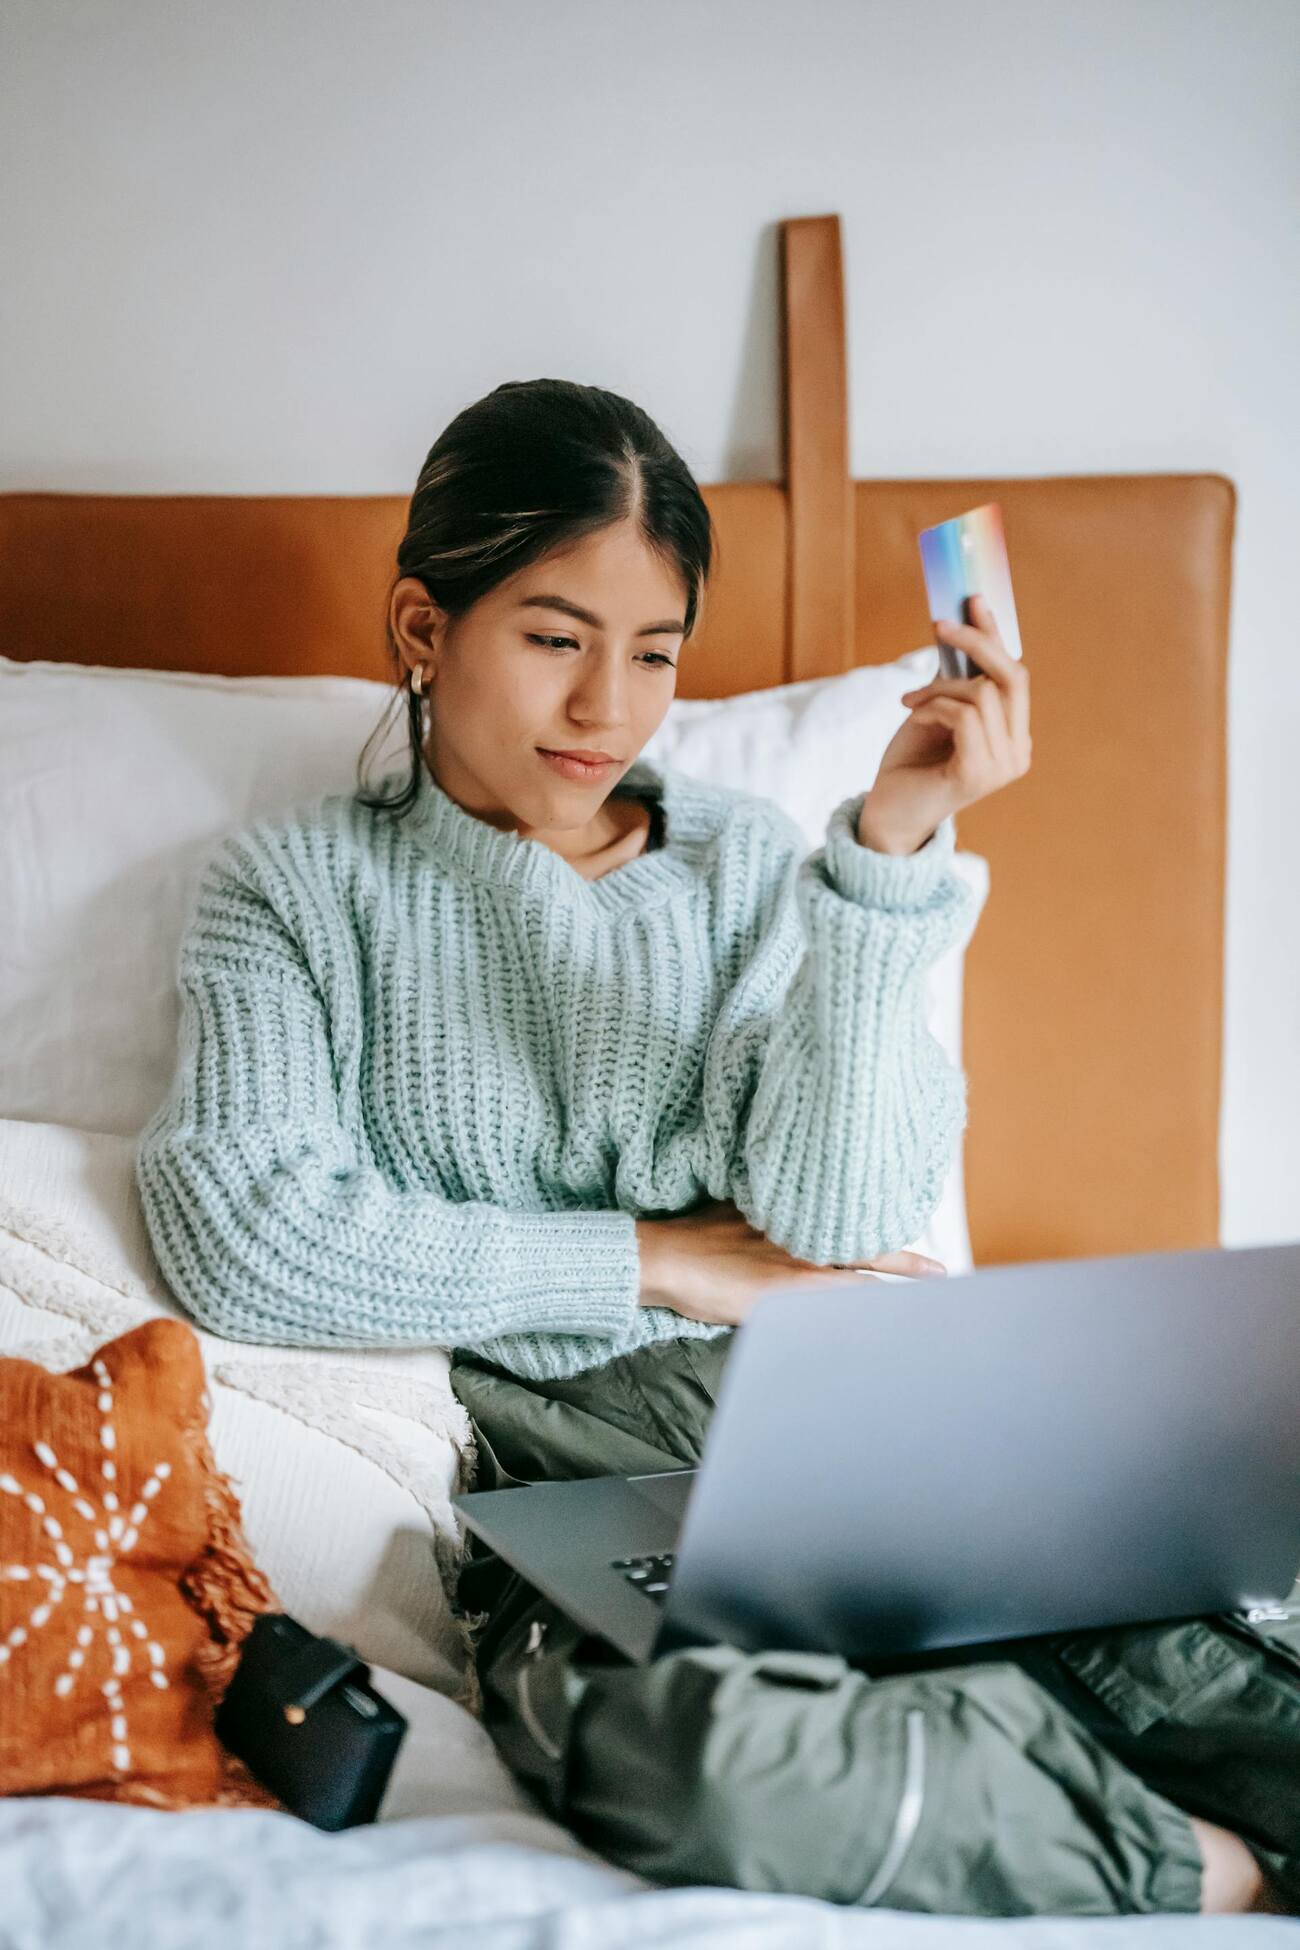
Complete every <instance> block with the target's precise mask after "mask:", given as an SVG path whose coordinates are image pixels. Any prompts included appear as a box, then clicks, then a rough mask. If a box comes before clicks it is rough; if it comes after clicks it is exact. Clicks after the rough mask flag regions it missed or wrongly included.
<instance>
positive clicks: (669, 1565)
mask: <svg viewBox="0 0 1300 1950" xmlns="http://www.w3.org/2000/svg"><path fill="white" fill-rule="evenodd" d="M675 1555H676V1554H675V1552H673V1551H660V1552H659V1553H658V1555H657V1556H654V1557H616V1558H614V1560H613V1567H614V1569H615V1570H616V1571H621V1572H622V1573H623V1576H624V1577H625V1578H626V1579H627V1581H628V1583H629V1584H634V1585H635V1586H636V1587H637V1589H638V1591H644V1592H645V1595H646V1597H647V1598H653V1599H654V1601H655V1603H656V1604H657V1605H662V1603H663V1601H664V1594H665V1593H666V1591H667V1590H668V1581H669V1579H670V1578H671V1577H672V1574H673V1564H674V1561H675Z"/></svg>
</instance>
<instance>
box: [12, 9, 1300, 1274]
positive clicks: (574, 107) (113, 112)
mask: <svg viewBox="0 0 1300 1950" xmlns="http://www.w3.org/2000/svg"><path fill="white" fill-rule="evenodd" d="M1298 80H1300V7H1297V5H1296V4H1295V0H1142V4H1141V5H1140V6H1135V5H1133V4H1132V0H1088V4H1087V5H1082V6H1065V5H1062V4H1047V5H1045V4H1043V0H985V4H983V5H981V6H978V7H972V6H969V5H966V4H957V0H906V3H905V0H895V3H894V4H888V5H887V4H878V3H875V0H870V3H869V0H858V3H857V4H854V0H812V3H811V4H809V0H804V4H774V3H773V0H652V4H650V5H648V6H644V7H642V6H634V5H632V4H626V3H625V4H619V0H551V4H550V5H548V6H541V5H537V4H535V3H534V0H481V4H470V3H469V0H464V3H462V4H437V0H367V3H366V4H365V5H360V4H355V3H353V4H342V0H209V4H206V5H203V6H200V5H197V4H191V5H177V4H176V0H120V3H119V4H96V0H81V4H77V0H8V5H7V7H6V8H5V10H4V13H3V16H2V24H0V90H2V91H3V93H2V95H0V111H2V127H0V182H3V184H4V194H3V196H2V197H0V265H2V266H3V267H4V268H3V273H2V274H0V282H2V283H3V285H4V287H5V289H4V290H3V295H2V296H0V387H3V394H2V395H0V487H6V488H13V487H22V488H48V489H72V488H84V489H90V490H97V491H114V490H115V491H123V492H125V491H154V492H164V493H165V492H173V491H183V492H193V491H197V490H209V491H213V492H229V493H244V492H253V491H262V492H275V493H295V492H315V493H332V492H351V493H378V492H389V493H409V491H410V489H411V487H412V486H413V484H414V480H415V476H416V473H417V471H418V469H419V466H420V463H421V461H422V460H423V458H424V455H425V452H426V451H427V449H428V447H429V446H430V445H431V443H432V441H433V440H434V438H435V437H436V435H437V434H438V432H439V431H440V430H441V428H442V427H443V426H444V425H445V424H446V422H447V420H448V419H449V418H450V417H451V415H452V414H453V413H454V412H456V411H458V410H459V408H460V407H461V406H463V405H465V404H466V403H467V402H469V401H470V400H472V399H475V398H477V397H478V396H479V395H480V394H481V393H483V392H485V391H487V390H488V389H489V388H490V387H492V386H494V385H496V384H498V383H499V382H500V381H501V380H502V379H506V378H529V377H534V376H537V375H540V374H553V375H558V376H561V377H567V378H573V379H580V380H584V381H588V382H592V383H596V384H601V385H605V386H609V387H612V388H614V389H615V390H617V391H620V392H625V393H628V394H630V395H631V396H632V397H634V398H635V399H637V400H638V401H639V402H640V403H641V404H642V405H644V406H645V407H646V408H647V409H648V410H649V411H650V412H651V413H652V414H653V415H654V417H655V418H656V419H657V420H658V421H659V422H660V424H661V425H662V426H663V427H664V429H665V431H666V432H667V433H668V435H669V437H670V438H671V439H673V440H674V441H675V442H676V443H677V444H678V446H679V447H680V449H681V451H682V452H683V454H684V456H685V458H686V459H687V461H688V462H689V463H690V465H691V466H692V467H693V468H694V470H695V471H696V473H697V475H698V476H699V478H700V479H701V480H704V481H716V480H725V479H746V478H747V479H764V478H771V479H775V478H777V476H778V475H779V472H780V463H779V447H778V425H777V418H776V400H777V395H776V356H777V340H776V318H775V282H774V280H775V264H776V237H775V229H774V225H775V223H776V221H777V220H778V219H780V218H782V217H786V216H798V215H811V214H816V213H819V212H822V211H827V210H837V211H839V212H840V213H841V215H842V219H843V225H844V235H845V246H846V256H847V275H848V279H849V327H850V333H851V347H850V361H851V363H850V370H851V375H852V412H853V447H852V467H853V472H854V474H855V475H858V476H868V475H880V476H897V475H907V474H916V475H934V474H945V473H948V474H953V475H961V474H977V473H979V474H984V473H987V474H1012V475H1014V474H1038V473H1076V472H1077V473H1094V472H1124V471H1133V472H1146V471H1168V470H1200V469H1211V470H1214V471H1218V472H1222V473H1225V474H1227V475H1230V476H1231V477H1232V479H1233V480H1234V481H1235V482H1236V484H1237V487H1238V492H1239V496H1240V502H1239V529H1238V544H1237V555H1236V577H1235V601H1234V617H1233V651H1232V678H1231V698H1230V740H1231V749H1230V865H1229V887H1228V941H1227V1020H1226V1025H1225V1033H1226V1047H1225V1063H1226V1074H1225V1100H1224V1125H1223V1146H1222V1162H1223V1174H1224V1226H1223V1239H1224V1242H1225V1243H1226V1244H1230V1245H1232V1244H1246V1243H1250V1242H1253V1241H1256V1240H1260V1241H1262V1240H1270V1239H1281V1238H1289V1237H1295V1236H1297V1235H1300V1110H1298V1108H1297V1107H1298V1106H1300V918H1298V914H1297V894H1298V893H1300V876H1297V872H1296V866H1295V859H1296V853H1295V840H1294V833H1295V830H1296V828H1297V825H1300V657H1298V656H1297V634H1298V632H1297V621H1296V610H1295V592H1296V577H1295V574H1294V564H1295V563H1296V561H1297V558H1298V555H1300V551H1298V550H1297V545H1296V537H1297V533H1298V532H1300V503H1298V497H1297V489H1296V478H1295V476H1296V465H1295V463H1296V459H1297V453H1298V451H1300V444H1298V442H1297V434H1298V433H1300V426H1298V420H1300V415H1298V413H1297V373H1296V363H1295V350H1296V344H1297V323H1298V319H1297V268H1298V262H1300V239H1298V236H1297V226H1296V222H1295V216H1296V180H1297V167H1296V166H1297V132H1298V131H1300V113H1298V109H1300V88H1298V87H1297V82H1298ZM972 369H976V370H979V371H981V372H983V373H984V374H985V376H986V377H985V382H984V384H983V385H982V386H981V388H980V389H979V390H978V391H975V390H972V388H971V387H970V385H969V383H968V381H967V379H966V374H968V373H969V372H970V371H971V370H972ZM1288 560H1289V561H1290V563H1291V564H1292V573H1291V574H1289V575H1287V574H1284V563H1285V562H1287V561H1288ZM911 647H913V646H911V645H907V646H902V645H900V650H901V649H902V648H911ZM1113 704H1114V709H1115V711H1116V712H1120V711H1141V712H1145V713H1150V714H1152V717H1153V720H1154V721H1155V722H1156V723H1157V724H1158V713H1159V709H1160V700H1159V697H1158V696H1154V695H1151V694H1149V693H1147V692H1145V691H1144V690H1143V688H1142V685H1141V678H1140V673H1135V682H1134V684H1133V687H1132V689H1131V690H1130V691H1128V693H1127V694H1126V695H1123V696H1117V697H1116V698H1115V699H1114V700H1113ZM1187 758H1188V763H1189V764H1195V762H1196V754H1195V753H1194V752H1191V753H1188V755H1187ZM864 783H869V781H864ZM1133 953H1134V954H1135V955H1140V954H1141V953H1142V943H1141V941H1140V940H1139V941H1135V942H1134V943H1133Z"/></svg>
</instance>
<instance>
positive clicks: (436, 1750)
mask: <svg viewBox="0 0 1300 1950" xmlns="http://www.w3.org/2000/svg"><path fill="white" fill-rule="evenodd" d="M374 1681H375V1684H376V1685H377V1686H378V1687H379V1689H380V1691H382V1692H383V1693H385V1694H386V1695H387V1697H388V1698H389V1699H391V1700H392V1701H393V1703H394V1705H396V1706H398V1707H400V1709H401V1710H402V1712H404V1713H405V1714H406V1715H407V1718H408V1720H409V1721H410V1732H409V1733H408V1735H407V1738H406V1741H405V1743H404V1745H403V1748H402V1751H401V1754H400V1756H399V1760H398V1765H397V1767H396V1769H395V1770H394V1773H393V1777H392V1780H391V1782H390V1784H389V1790H388V1794H387V1795H386V1797H385V1800H384V1805H383V1808H382V1809H381V1819H380V1820H379V1821H378V1822H376V1823H375V1824H373V1825H372V1826H369V1827H363V1828H354V1829H349V1830H346V1831H344V1832H343V1833H341V1834H337V1835H329V1834H324V1833H322V1832H321V1831H320V1830H318V1829H315V1828H312V1827H309V1826H308V1825H307V1824H306V1823H305V1822H301V1821H298V1820H296V1819H295V1818H294V1817H293V1816H292V1815H287V1814H277V1813H271V1812H267V1811H264V1810H261V1809H223V1808H196V1809H192V1810H188V1811H185V1812H182V1813H174V1814H164V1813H160V1812H159V1811H157V1810H156V1809H152V1808H134V1807H125V1806H119V1805H116V1804H113V1803H109V1802H102V1801H78V1800H74V1799H71V1798H69V1797H66V1796H42V1797H16V1798H13V1799H10V1800H7V1801H6V1800H0V1950H452V1946H455V1950H462V1947H463V1950H619V1947H620V1946H623V1945H628V1946H634V1950H645V1947H646V1946H652V1945H653V1946H663V1950H668V1946H672V1950H705V1946H708V1950H786V1946H791V1950H804V1946H807V1950H859V1946H861V1950H998V1946H1003V1947H1004V1950H1005V1947H1006V1946H1008V1945H1010V1946H1011V1950H1179V1947H1180V1946H1182V1945H1187V1946H1189V1950H1296V1945H1297V1943H1300V1920H1297V1919H1292V1918H1283V1917H1276V1918H1275V1917H1264V1916H1254V1917H1190V1916H1135V1917H1104V1918H1101V1917H1098V1918H1071V1917H1060V1918H1053V1917H1028V1918H1017V1919H1015V1920H1010V1919H1005V1918H988V1919H984V1918H971V1917H960V1918H959V1917H942V1916H910V1915H904V1914H902V1913H900V1912H899V1911H896V1910H886V1909H875V1910H861V1911H858V1910H849V1909H843V1908H840V1907H837V1906H835V1905H833V1904H830V1903H822V1902H816V1901H813V1900H811V1899H806V1898H802V1897H793V1896H764V1895H752V1894H745V1893H742V1892H739V1891H735V1890H726V1889H658V1888H655V1887H652V1886H651V1885H648V1884H646V1883H644V1882H642V1881H641V1880H640V1879H639V1878H638V1877H636V1876H632V1875H628V1874H626V1873H625V1872H623V1871H622V1870H620V1869H616V1868H613V1867H611V1866H610V1865H609V1864H608V1863H605V1862H603V1861H601V1860H600V1859H599V1858H598V1857H596V1856H594V1855H592V1854H590V1853H589V1852H588V1851H587V1850H586V1849H583V1848H581V1847H580V1846H579V1845H578V1843H576V1842H575V1841H574V1840H573V1839H572V1837H571V1836H569V1835H568V1834H567V1833H566V1832H565V1831H564V1830H563V1829H562V1828H560V1827H557V1826H556V1824H555V1823H553V1822H551V1821H548V1820H546V1819H545V1818H544V1817H542V1816H541V1815H540V1814H538V1813H536V1812H535V1811H534V1809H533V1807H532V1805H531V1804H530V1802H529V1801H528V1799H527V1798H526V1797H525V1796H524V1794H523V1793H522V1792H521V1791H520V1789H519V1788H518V1787H517V1786H516V1784H515V1783H514V1781H513V1780H512V1779H511V1777H510V1775H509V1774H508V1773H507V1772H506V1770H505V1769H504V1768H503V1767H502V1765H501V1763H500V1761H499V1760H498V1759H497V1756H496V1752H495V1750H494V1748H493V1747H492V1743H491V1741H490V1740H489V1739H488V1737H487V1735H486V1733H485V1732H484V1731H483V1729H482V1727H481V1726H480V1725H479V1723H478V1722H477V1721H476V1720H474V1719H473V1718H472V1717H471V1716H470V1715H469V1714H468V1713H466V1712H465V1711H464V1710H463V1709H462V1708H460V1707H457V1706H455V1705H453V1704H452V1702H451V1701H450V1700H448V1699H446V1698H445V1697H443V1696H442V1695H441V1694H438V1693H435V1692H433V1691H432V1690H431V1689H429V1688H427V1687H423V1686H419V1685H417V1684H416V1683H415V1682H414V1681H411V1680H408V1679H403V1678H401V1677H400V1676H398V1675H397V1674H395V1673H386V1672H382V1671H379V1670H376V1671H375V1673H374Z"/></svg>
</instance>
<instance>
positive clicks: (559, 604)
mask: <svg viewBox="0 0 1300 1950" xmlns="http://www.w3.org/2000/svg"><path fill="white" fill-rule="evenodd" d="M519 607H520V609H561V610H563V611H564V613H565V615H566V616H576V617H577V619H578V621H579V622H580V623H587V624H589V625H590V626H591V628H592V629H593V630H603V629H604V627H605V625H604V624H603V623H602V622H601V620H600V618H599V616H595V615H593V614H592V612H591V610H589V609H584V608H583V607H582V605H581V603H571V602H570V601H569V599H568V597H567V596H525V597H524V599H523V601H522V602H521V603H520V604H519ZM685 630H686V625H685V623H675V622H672V621H669V622H667V623H647V624H646V626H645V628H644V629H643V630H638V631H637V633H636V634H637V635H638V636H682V635H684V633H685Z"/></svg>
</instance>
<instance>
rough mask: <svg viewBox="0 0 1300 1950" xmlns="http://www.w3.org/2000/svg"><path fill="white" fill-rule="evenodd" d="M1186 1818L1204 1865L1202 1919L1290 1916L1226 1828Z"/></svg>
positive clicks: (1260, 1872)
mask: <svg viewBox="0 0 1300 1950" xmlns="http://www.w3.org/2000/svg"><path fill="white" fill-rule="evenodd" d="M1187 1818H1188V1820H1189V1821H1190V1822H1191V1824H1192V1833H1193V1834H1194V1835H1195V1836H1196V1842H1197V1846H1198V1847H1199V1849H1200V1851H1201V1861H1202V1863H1203V1865H1204V1866H1203V1869H1202V1873H1201V1911H1202V1914H1203V1915H1215V1916H1226V1915H1245V1914H1247V1913H1253V1914H1260V1913H1264V1914H1267V1915H1270V1916H1288V1915H1290V1913H1291V1912H1290V1911H1289V1910H1288V1909H1286V1908H1285V1906H1284V1905H1283V1904H1282V1903H1281V1901H1280V1900H1279V1898H1278V1894H1277V1891H1276V1890H1275V1889H1274V1888H1273V1886H1272V1884H1271V1883H1270V1882H1269V1880H1268V1878H1267V1876H1266V1875H1265V1874H1264V1871H1263V1870H1262V1869H1261V1868H1260V1866H1259V1863H1258V1862H1257V1861H1256V1860H1255V1858H1254V1856H1253V1855H1252V1854H1251V1852H1250V1850H1249V1849H1248V1848H1247V1847H1246V1844H1245V1843H1244V1842H1243V1841H1242V1839H1241V1837H1240V1835H1234V1834H1233V1832H1232V1830H1231V1829H1230V1828H1219V1827H1216V1825H1215V1824H1214V1823H1213V1822H1212V1821H1201V1820H1199V1819H1197V1818H1196V1817H1195V1816H1193V1815H1189V1816H1188V1817H1187Z"/></svg>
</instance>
